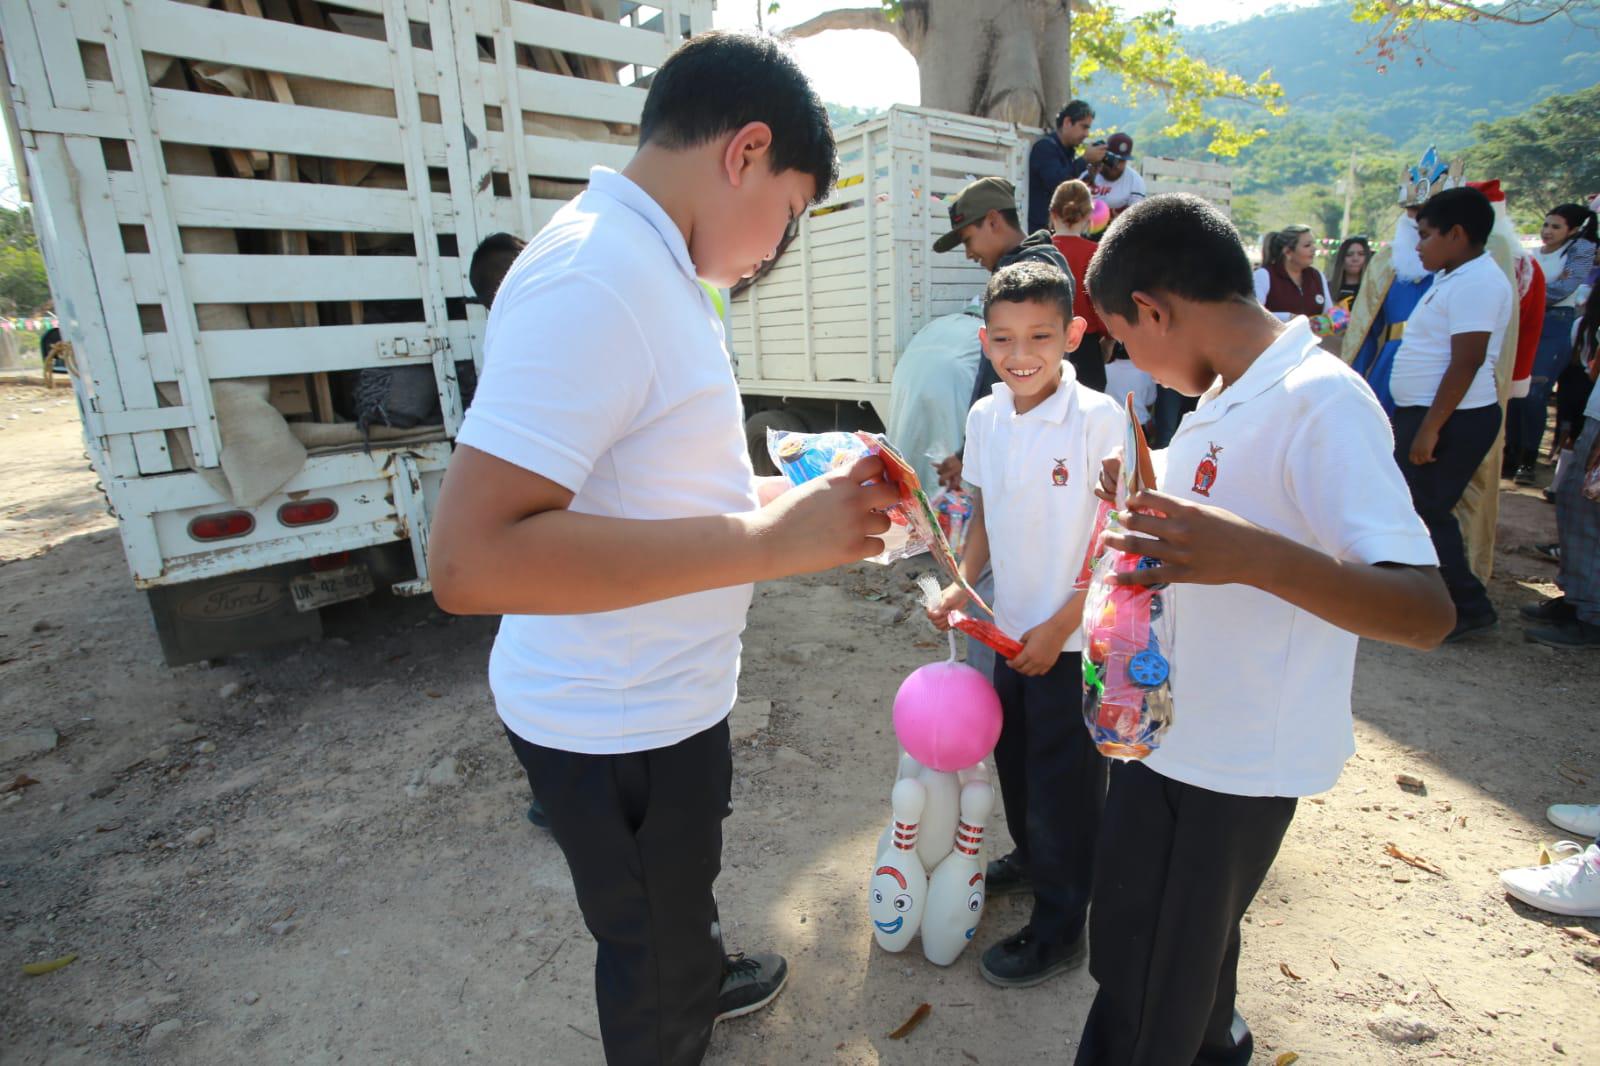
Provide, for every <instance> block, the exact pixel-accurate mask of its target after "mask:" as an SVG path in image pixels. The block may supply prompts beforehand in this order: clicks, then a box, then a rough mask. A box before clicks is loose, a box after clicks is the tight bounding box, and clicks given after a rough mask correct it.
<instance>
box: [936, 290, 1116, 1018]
mask: <svg viewBox="0 0 1600 1066" xmlns="http://www.w3.org/2000/svg"><path fill="white" fill-rule="evenodd" d="M983 315H984V322H985V326H984V328H983V330H982V332H981V333H980V334H979V336H980V338H981V339H982V341H983V349H984V354H985V355H986V356H987V357H988V359H989V362H990V363H991V364H992V365H993V367H994V369H995V371H996V373H997V375H998V376H999V379H1000V381H999V383H998V384H996V385H995V386H994V387H993V391H992V392H991V394H990V395H988V396H985V397H983V398H982V399H980V400H979V401H978V402H977V403H976V404H974V405H973V407H972V410H971V411H970V412H969V413H968V414H967V443H966V450H965V452H964V454H963V456H962V466H961V469H962V476H963V477H964V478H966V480H967V481H968V482H970V483H971V484H972V485H973V487H974V488H975V489H977V492H975V493H974V506H973V521H972V524H971V526H970V527H969V528H970V530H971V531H970V533H969V534H968V539H967V545H966V551H965V553H964V554H963V556H962V559H961V568H962V573H963V575H964V576H965V577H966V578H967V580H968V582H969V583H971V582H973V581H975V580H976V579H977V577H978V575H979V574H981V573H982V572H983V568H984V566H985V565H986V564H992V566H993V568H994V609H995V622H996V623H997V624H998V625H999V626H1000V628H1001V629H1002V630H1004V631H1005V632H1007V633H1009V634H1011V635H1012V636H1015V637H1017V638H1018V639H1019V640H1021V642H1022V645H1023V650H1022V653H1021V654H1020V655H1018V656H1017V657H1016V658H1014V659H1011V660H1010V661H1004V660H996V662H995V664H994V687H995V691H996V692H997V693H999V695H1000V707H1001V710H1002V712H1003V714H1004V724H1003V726H1002V728H1001V732H1000V742H999V744H998V745H996V747H995V750H994V761H995V768H996V769H997V770H998V771H999V773H1000V796H1001V799H1002V801H1003V802H1004V804H1005V811H1006V824H1007V825H1008V826H1009V827H1010V829H1011V836H1012V839H1013V840H1014V841H1015V842H1016V850H1015V851H1013V852H1012V853H1011V854H1010V855H1007V856H1006V857H1004V858H1002V859H997V860H995V861H994V862H992V863H990V864H989V871H988V886H987V887H988V890H989V891H990V892H991V893H1004V892H1019V891H1027V890H1029V889H1031V890H1032V893H1033V912H1032V915H1031V917H1030V918H1029V921H1028V924H1027V925H1026V926H1024V927H1023V929H1022V930H1021V931H1020V932H1018V933H1016V934H1014V935H1012V936H1010V937H1007V938H1006V939H1004V940H1002V941H1001V942H1000V943H998V944H995V945H993V946H992V947H990V948H989V950H987V951H985V952H984V953H983V958H982V960H981V961H980V963H979V969H980V971H981V972H982V974H983V976H984V977H985V978H986V979H987V980H988V981H989V982H990V983H992V984H995V985H999V986H1001V987H1026V986H1029V985H1036V984H1038V983H1040V982H1041V981H1044V980H1046V979H1048V978H1049V977H1051V976H1053V975H1055V974H1058V973H1061V972H1062V971H1064V970H1066V969H1068V968H1070V967H1072V966H1075V965H1077V964H1078V963H1080V962H1082V961H1083V957H1084V950H1085V938H1084V935H1083V930H1084V918H1085V915H1086V913H1087V910H1088V905H1089V888H1090V885H1091V883H1092V879H1093V872H1094V868H1093V863H1094V848H1095V834H1096V831H1097V829H1098V826H1099V821H1100V806H1101V803H1102V801H1103V799H1104V796H1105V780H1106V766H1105V760H1104V759H1103V758H1101V756H1100V754H1099V752H1097V751H1096V750H1095V747H1094V744H1093V742H1092V741H1091V740H1090V738H1089V734H1088V732H1087V730H1085V729H1084V727H1083V718H1082V708H1083V672H1082V666H1081V663H1080V662H1079V653H1080V652H1081V651H1082V649H1083V635H1082V629H1081V626H1080V623H1081V621H1082V615H1083V598H1084V596H1083V593H1082V592H1079V591H1077V590H1075V589H1074V588H1073V585H1074V583H1075V582H1076V580H1077V576H1078V571H1079V569H1080V567H1081V566H1082V563H1083V557H1084V553H1085V550H1086V549H1087V548H1088V541H1089V536H1090V534H1091V532H1092V531H1093V527H1094V516H1095V510H1096V508H1097V506H1098V504H1097V502H1096V500H1095V496H1094V486H1095V479H1096V476H1097V474H1098V471H1099V468H1100V461H1101V460H1102V459H1103V458H1105V456H1107V455H1110V454H1111V453H1112V452H1113V451H1115V450H1116V448H1117V445H1118V443H1119V442H1120V441H1121V440H1122V435H1123V431H1124V428H1125V423H1126V416H1124V415H1123V413H1122V409H1121V408H1120V407H1118V406H1117V404H1116V402H1115V401H1113V400H1112V399H1111V398H1109V397H1107V396H1104V395H1102V394H1101V393H1098V392H1096V391H1094V390H1092V389H1090V388H1087V387H1086V386H1083V385H1080V384H1078V379H1077V376H1076V375H1075V374H1074V373H1073V369H1072V364H1071V363H1070V362H1067V361H1065V360H1064V358H1063V357H1064V356H1065V354H1066V353H1067V352H1069V351H1072V350H1073V349H1074V348H1076V347H1077V346H1078V342H1079V341H1080V340H1081V339H1082V338H1083V332H1084V329H1085V322H1084V320H1083V319H1081V318H1075V317H1074V316H1073V314H1072V277H1071V275H1069V274H1066V273H1064V272H1062V271H1060V270H1057V269H1056V268H1055V267H1053V266H1050V265H1047V264H1043V263H1017V264H1014V265H1012V266H1008V267H1004V268H1002V269H1001V270H1000V271H999V272H997V273H996V274H995V275H994V277H992V278H991V279H989V285H988V288H987V289H985V290H984V294H983ZM966 599H967V596H966V594H965V593H964V592H962V591H961V589H960V586H958V585H952V586H951V587H950V588H949V589H947V590H946V591H945V596H944V601H943V603H942V604H941V606H940V607H939V608H938V609H936V610H934V611H932V612H930V617H932V618H933V620H934V622H935V623H936V624H940V625H943V624H945V620H946V616H947V615H948V614H949V612H950V611H951V610H953V609H954V608H956V607H959V606H961V605H963V604H964V603H965V602H966Z"/></svg>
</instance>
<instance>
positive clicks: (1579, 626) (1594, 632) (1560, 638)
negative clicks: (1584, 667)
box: [1522, 621, 1600, 651]
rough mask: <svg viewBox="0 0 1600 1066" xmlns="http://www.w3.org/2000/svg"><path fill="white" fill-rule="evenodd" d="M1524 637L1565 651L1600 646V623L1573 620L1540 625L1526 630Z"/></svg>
mask: <svg viewBox="0 0 1600 1066" xmlns="http://www.w3.org/2000/svg"><path fill="white" fill-rule="evenodd" d="M1522 638H1523V639H1524V640H1527V641H1529V642H1531V643H1534V644H1543V645H1544V646H1545V647H1547V648H1559V649H1562V650H1563V651H1565V650H1568V649H1573V648H1600V625H1595V624H1593V623H1592V622H1581V621H1572V622H1568V623H1566V624H1565V625H1554V626H1540V627H1539V628H1538V629H1528V630H1524V631H1523V634H1522Z"/></svg>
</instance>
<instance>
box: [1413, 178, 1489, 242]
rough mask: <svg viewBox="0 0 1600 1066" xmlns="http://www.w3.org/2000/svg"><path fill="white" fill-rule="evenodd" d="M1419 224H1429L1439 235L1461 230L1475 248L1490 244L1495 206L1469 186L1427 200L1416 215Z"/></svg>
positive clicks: (1436, 194)
mask: <svg viewBox="0 0 1600 1066" xmlns="http://www.w3.org/2000/svg"><path fill="white" fill-rule="evenodd" d="M1417 221H1418V222H1426V223H1427V224H1428V225H1430V226H1432V227H1433V228H1434V229H1435V230H1437V231H1438V232H1439V233H1441V234H1444V233H1449V232H1450V231H1451V230H1452V229H1454V228H1455V227H1456V226H1460V227H1461V229H1462V231H1463V232H1465V233H1466V235H1467V241H1468V243H1470V244H1471V245H1472V246H1473V247H1481V246H1482V245H1485V244H1487V243H1489V234H1490V233H1492V232H1494V205H1493V204H1491V203H1490V202H1489V198H1488V197H1487V196H1485V195H1483V193H1481V192H1479V191H1478V190H1477V189H1474V188H1472V187H1471V186H1469V185H1463V186H1461V187H1460V188H1457V189H1446V190H1444V192H1440V193H1435V194H1434V195H1432V196H1430V197H1428V199H1427V202H1425V203H1424V204H1423V205H1422V207H1421V208H1420V209H1419V210H1418V211H1417Z"/></svg>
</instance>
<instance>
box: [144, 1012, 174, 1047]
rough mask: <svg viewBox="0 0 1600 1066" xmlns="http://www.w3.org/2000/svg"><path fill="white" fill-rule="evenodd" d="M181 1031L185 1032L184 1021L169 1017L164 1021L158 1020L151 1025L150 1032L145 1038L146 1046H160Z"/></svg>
mask: <svg viewBox="0 0 1600 1066" xmlns="http://www.w3.org/2000/svg"><path fill="white" fill-rule="evenodd" d="M181 1032H183V1023H182V1022H180V1021H179V1020H178V1019H176V1018H168V1019H167V1020H166V1021H164V1022H157V1023H156V1024H155V1025H152V1026H151V1027H150V1032H149V1034H148V1035H147V1036H146V1037H145V1038H144V1043H145V1046H146V1047H152V1048H153V1047H160V1046H161V1045H162V1044H165V1043H166V1042H167V1041H169V1040H171V1039H172V1038H173V1037H175V1036H177V1035H178V1034H179V1033H181Z"/></svg>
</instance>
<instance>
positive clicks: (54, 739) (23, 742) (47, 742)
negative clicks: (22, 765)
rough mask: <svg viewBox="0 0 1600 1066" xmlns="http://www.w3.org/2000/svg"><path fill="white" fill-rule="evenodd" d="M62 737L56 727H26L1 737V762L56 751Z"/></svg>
mask: <svg viewBox="0 0 1600 1066" xmlns="http://www.w3.org/2000/svg"><path fill="white" fill-rule="evenodd" d="M59 743H61V737H60V735H59V734H58V733H56V731H55V730H54V729H24V730H23V731H22V732H20V733H12V734H10V735H8V736H4V737H0V762H10V761H11V760H12V759H25V758H27V757H28V756H30V755H43V754H45V753H46V752H49V751H55V750H56V745H57V744H59Z"/></svg>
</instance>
